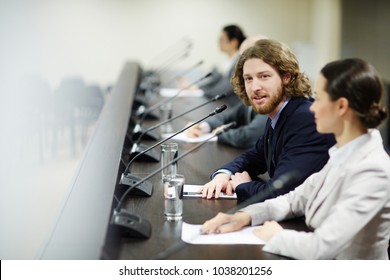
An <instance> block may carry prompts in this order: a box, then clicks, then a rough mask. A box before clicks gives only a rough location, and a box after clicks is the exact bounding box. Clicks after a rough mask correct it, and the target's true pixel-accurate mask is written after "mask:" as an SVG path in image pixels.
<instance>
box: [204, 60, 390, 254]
mask: <svg viewBox="0 0 390 280" xmlns="http://www.w3.org/2000/svg"><path fill="white" fill-rule="evenodd" d="M383 92H384V90H383V85H382V82H381V79H380V77H379V76H378V75H377V73H376V71H375V69H374V68H373V67H372V66H371V65H369V64H368V63H366V62H365V61H363V60H361V59H344V60H338V61H335V62H331V63H329V64H327V65H326V66H325V67H324V68H323V69H322V70H321V73H320V75H319V78H318V80H317V82H316V86H315V97H316V98H315V102H314V103H313V104H312V106H311V108H310V109H311V111H312V112H313V113H314V117H315V122H316V128H317V130H318V132H320V133H333V134H334V135H335V138H336V141H337V143H336V145H335V146H333V147H332V148H331V149H330V150H329V155H330V158H329V161H328V163H327V164H326V165H325V166H324V167H323V169H322V170H321V171H319V172H318V173H314V174H313V175H311V176H310V177H308V178H307V179H306V180H305V181H304V182H303V184H301V185H300V186H298V187H297V188H296V189H295V190H294V191H292V192H290V193H288V194H285V195H283V196H279V197H277V198H274V199H269V200H266V201H265V202H262V203H257V204H252V205H250V206H248V207H246V208H243V209H241V210H240V211H238V212H236V213H235V214H233V215H227V214H222V213H220V214H218V215H217V216H216V217H214V218H213V219H211V220H209V221H207V222H205V223H204V224H203V226H202V231H203V232H204V233H224V232H230V231H236V230H239V229H241V228H242V227H244V226H247V225H260V224H263V226H261V227H258V228H256V229H255V230H254V234H255V235H256V236H258V237H259V238H261V239H262V240H264V241H267V243H266V245H265V246H264V247H263V250H264V251H267V252H271V253H275V254H281V255H285V256H289V257H292V258H297V259H388V254H387V247H388V241H389V236H390V158H389V156H388V154H387V153H386V151H385V150H384V148H383V142H382V138H381V135H380V133H379V131H378V130H377V129H375V128H376V127H377V126H378V125H379V124H380V123H381V122H382V121H383V120H384V119H385V118H386V116H387V111H386V109H385V108H384V107H383V106H382V105H381V104H380V102H381V98H382V95H383ZM300 216H305V221H306V224H307V225H308V226H309V227H310V228H312V229H313V232H298V231H294V230H287V229H283V228H282V227H281V226H280V225H279V224H278V223H277V221H281V220H285V219H289V218H293V217H300Z"/></svg>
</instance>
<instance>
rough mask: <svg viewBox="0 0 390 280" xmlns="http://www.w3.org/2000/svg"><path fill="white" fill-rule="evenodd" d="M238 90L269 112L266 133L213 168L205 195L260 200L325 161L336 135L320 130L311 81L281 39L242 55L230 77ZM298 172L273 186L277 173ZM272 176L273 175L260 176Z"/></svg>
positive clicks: (262, 111)
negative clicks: (216, 168) (255, 197)
mask: <svg viewBox="0 0 390 280" xmlns="http://www.w3.org/2000/svg"><path fill="white" fill-rule="evenodd" d="M232 84H233V87H234V90H235V93H236V94H237V95H238V96H239V97H240V98H241V100H242V101H243V102H244V103H245V104H246V105H251V106H252V107H253V109H254V110H255V111H256V112H257V113H258V114H266V115H268V120H267V124H266V127H265V131H264V134H263V136H262V137H260V139H259V140H258V141H257V142H256V144H255V146H253V147H252V148H250V149H248V150H247V151H246V152H244V153H243V154H241V155H240V156H238V157H237V158H235V159H234V160H233V161H231V162H229V163H227V164H225V165H223V166H222V167H221V168H220V169H218V170H217V171H215V172H214V173H213V174H212V176H211V178H212V180H211V181H210V182H208V183H207V184H205V185H204V186H203V187H202V188H201V190H200V191H201V192H202V197H203V198H207V199H210V198H212V197H215V198H218V197H219V195H220V193H221V192H225V193H226V194H228V195H231V194H232V193H233V192H236V194H237V197H238V199H239V200H246V199H248V198H249V197H251V196H253V195H255V194H257V193H259V192H262V195H261V199H260V200H261V201H263V200H266V199H269V198H274V197H277V196H279V195H281V194H285V193H288V192H290V191H291V190H293V189H294V188H295V187H297V186H298V185H299V184H301V183H302V182H303V181H304V180H305V179H306V178H307V177H308V176H309V175H311V174H312V173H315V172H317V171H319V170H321V168H322V167H323V166H324V164H325V163H326V162H327V160H328V158H329V156H328V149H329V148H330V147H331V146H333V145H334V143H335V139H334V136H333V135H330V134H320V133H318V132H317V131H316V125H315V122H314V117H313V114H312V113H311V112H310V110H309V108H310V106H311V104H312V99H311V95H312V92H311V86H310V83H309V80H308V78H307V76H306V75H305V74H304V73H302V72H301V71H300V69H299V64H298V61H297V59H296V57H295V55H294V54H293V52H292V51H291V49H290V48H289V47H288V46H287V45H285V44H283V43H281V42H278V41H275V40H269V39H263V40H259V41H257V42H256V43H255V45H254V46H253V47H251V48H249V49H247V50H246V51H245V52H244V53H243V54H242V55H241V56H240V58H239V60H238V62H237V64H236V68H235V73H234V75H233V77H232ZM293 170H294V171H296V173H298V174H299V175H298V176H296V178H294V179H293V180H290V182H289V183H288V184H286V185H285V186H284V187H283V188H280V189H274V188H272V187H271V186H272V182H273V181H275V180H276V179H277V178H278V177H279V176H281V175H283V174H285V173H287V172H290V171H293ZM266 173H268V175H269V178H270V179H269V180H266V179H264V178H260V177H258V176H259V175H261V174H266Z"/></svg>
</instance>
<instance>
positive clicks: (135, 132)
mask: <svg viewBox="0 0 390 280" xmlns="http://www.w3.org/2000/svg"><path fill="white" fill-rule="evenodd" d="M211 75H212V73H208V74H206V75H205V76H203V77H202V78H200V79H198V80H196V81H195V82H193V83H191V84H189V85H188V86H186V87H184V88H182V89H180V90H178V92H177V93H175V94H174V95H172V96H171V97H169V98H165V99H163V100H161V101H160V102H157V103H156V104H154V105H152V106H150V107H148V108H147V109H146V108H145V106H140V107H138V109H137V112H136V115H137V116H140V117H141V118H140V120H139V122H138V124H136V125H135V126H134V128H133V132H132V135H133V136H132V137H133V139H134V138H138V137H139V136H140V135H141V134H142V132H143V129H142V127H141V125H142V124H143V122H144V120H145V118H146V116H147V115H149V114H151V113H152V112H153V111H154V110H156V109H157V108H159V107H160V106H161V105H164V104H166V103H168V102H170V101H172V100H173V99H175V98H176V97H178V96H179V95H180V93H182V92H183V91H184V90H187V89H189V88H191V87H192V86H193V85H196V84H198V83H200V82H201V81H203V80H204V79H206V78H208V77H210V76H211ZM144 136H146V138H148V139H151V140H157V139H158V136H157V135H155V134H151V133H149V134H147V133H144V134H143V137H144Z"/></svg>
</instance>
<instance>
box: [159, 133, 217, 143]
mask: <svg viewBox="0 0 390 280" xmlns="http://www.w3.org/2000/svg"><path fill="white" fill-rule="evenodd" d="M171 135H172V133H170V134H168V133H165V134H163V135H161V136H162V137H163V138H167V137H169V136H171ZM213 135H214V134H212V133H207V134H203V135H201V136H199V137H188V136H187V135H186V134H185V132H182V133H179V134H178V135H176V136H175V137H172V138H171V139H173V140H176V141H181V142H186V143H200V142H202V141H205V140H207V139H208V138H210V137H211V136H213ZM217 138H218V137H214V138H211V139H210V140H209V141H208V142H214V141H217Z"/></svg>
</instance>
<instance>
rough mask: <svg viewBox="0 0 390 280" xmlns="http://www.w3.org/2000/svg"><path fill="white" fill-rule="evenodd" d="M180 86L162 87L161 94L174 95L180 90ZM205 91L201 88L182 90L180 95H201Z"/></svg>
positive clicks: (165, 95)
mask: <svg viewBox="0 0 390 280" xmlns="http://www.w3.org/2000/svg"><path fill="white" fill-rule="evenodd" d="M179 90H180V89H178V88H162V89H160V95H161V96H163V97H172V96H174V95H175V94H177V93H178V92H179ZM203 94H204V92H203V90H201V89H196V90H182V91H181V92H180V94H179V95H178V96H181V97H184V96H185V97H200V96H203Z"/></svg>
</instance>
